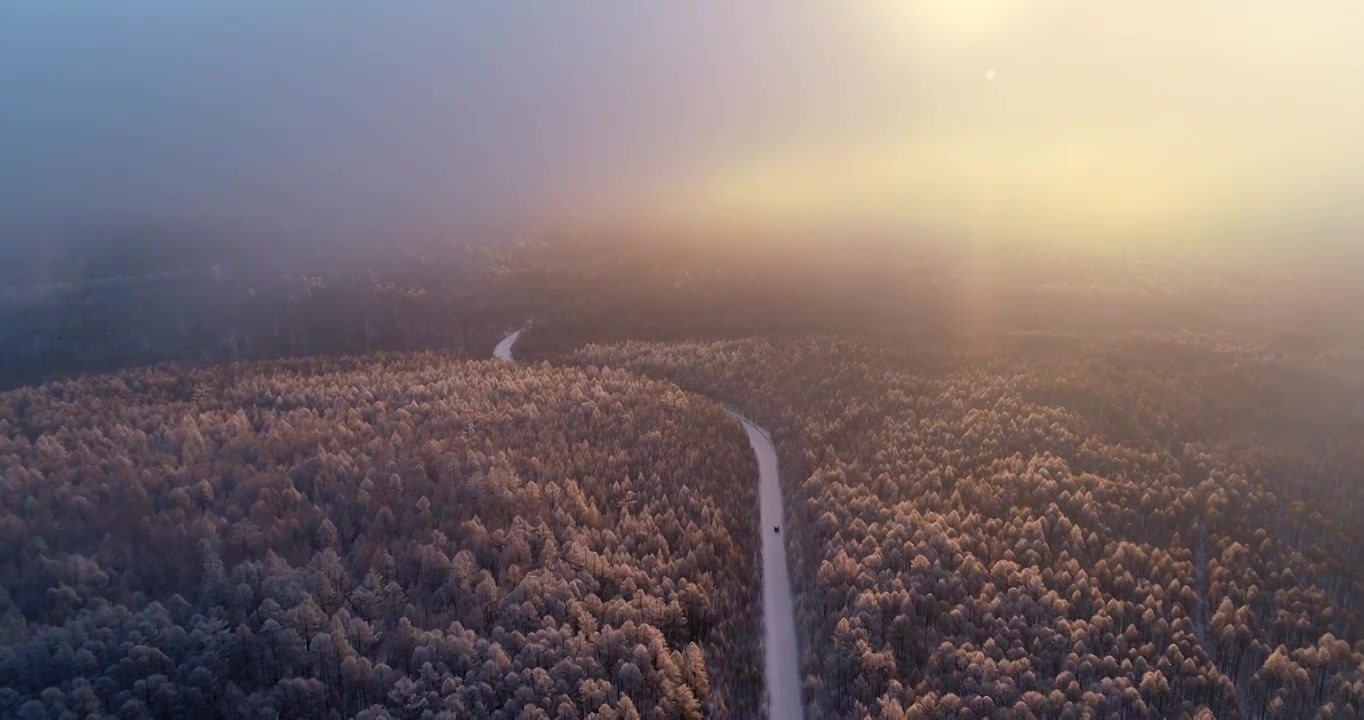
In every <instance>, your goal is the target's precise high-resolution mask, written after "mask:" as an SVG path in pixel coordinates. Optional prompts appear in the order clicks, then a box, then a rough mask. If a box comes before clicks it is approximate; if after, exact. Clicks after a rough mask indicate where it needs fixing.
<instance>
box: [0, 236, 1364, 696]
mask: <svg viewBox="0 0 1364 720" xmlns="http://www.w3.org/2000/svg"><path fill="white" fill-rule="evenodd" d="M774 257H777V258H778V259H775V260H774V259H773V258H774ZM963 262H964V261H963V260H962V258H960V257H954V256H953V255H952V254H951V253H949V252H945V251H941V250H939V251H934V250H932V249H925V248H917V249H915V248H900V249H894V250H893V249H888V248H887V247H885V246H882V245H877V244H874V243H869V244H865V245H850V246H849V247H847V248H843V249H841V251H840V252H837V253H832V252H828V249H827V248H825V251H824V252H823V253H822V254H821V252H819V251H818V250H817V248H813V247H812V248H810V249H808V251H806V250H802V251H801V252H798V253H797V252H792V253H790V254H789V255H785V256H777V255H774V254H773V253H772V252H771V248H767V249H766V250H764V249H761V248H758V249H755V248H753V247H749V246H740V245H735V246H729V245H725V244H723V243H713V244H686V243H675V244H666V243H658V244H654V245H648V244H635V245H623V246H622V245H613V244H611V243H609V242H599V243H592V242H588V241H581V242H578V243H576V244H575V243H567V242H566V243H564V244H559V245H556V244H551V243H535V242H526V243H518V244H513V245H508V246H505V247H499V248H492V247H486V248H482V249H477V248H473V249H471V248H465V249H464V250H462V251H460V252H458V253H449V254H444V255H442V254H439V253H437V254H434V255H423V254H421V253H415V254H406V255H401V256H395V257H394V258H391V259H389V260H388V261H386V262H385V263H383V264H377V265H372V266H371V265H366V264H365V263H363V262H361V263H352V264H351V265H341V264H339V263H337V264H335V265H334V266H329V267H330V268H331V269H329V270H326V271H322V270H317V271H299V272H290V273H276V274H268V273H265V274H261V273H259V272H258V271H248V270H244V269H240V268H239V269H235V270H229V271H226V272H224V273H223V274H222V275H221V276H219V277H216V278H215V279H213V280H212V282H206V283H198V282H195V281H193V280H185V279H183V278H182V279H179V280H176V279H174V278H171V279H163V278H154V279H152V280H151V281H149V283H150V284H138V283H134V285H133V286H126V287H125V286H124V285H116V286H106V285H99V284H96V285H89V284H86V285H81V286H79V287H78V288H75V289H74V290H73V289H71V288H67V289H64V290H63V291H61V292H59V293H54V294H51V295H48V296H45V297H44V298H41V299H40V301H37V302H36V304H34V301H31V300H30V299H25V298H18V299H16V298H10V299H11V300H13V301H14V302H13V303H11V305H10V306H8V311H9V312H11V313H13V315H12V316H13V317H14V318H18V319H19V320H20V321H21V322H22V323H29V324H38V325H40V324H42V322H44V321H43V318H61V319H62V321H63V322H64V323H67V325H65V326H59V327H57V328H55V329H52V328H49V329H47V330H45V331H44V332H43V333H38V334H37V335H36V336H33V337H30V335H32V334H31V333H27V331H26V330H24V329H23V328H25V327H28V325H15V326H13V327H14V328H15V329H14V330H12V331H11V332H12V333H13V336H14V337H28V338H29V341H30V342H29V345H28V346H26V347H27V349H25V347H21V346H15V345H6V346H5V347H6V348H7V352H8V355H6V356H5V357H7V358H9V359H10V360H14V359H15V358H19V360H20V361H22V362H30V363H32V365H31V367H41V368H46V369H48V370H50V371H51V372H44V373H41V374H38V375H35V374H32V373H29V371H27V370H22V369H16V370H15V371H14V373H13V374H8V375H5V376H4V377H5V380H6V382H5V385H18V386H22V387H17V388H16V389H12V390H9V391H7V392H4V393H0V508H4V516H3V518H0V590H2V592H0V678H3V679H4V680H5V682H3V683H0V717H11V716H12V717H23V718H40V717H54V718H55V717H68V716H73V717H88V716H94V717H252V718H258V717H259V718H264V717H329V718H330V717H337V718H342V717H357V718H382V717H393V718H440V717H505V718H512V717H547V718H555V719H556V720H559V719H561V718H579V719H585V718H594V719H597V720H602V719H605V718H632V717H640V718H686V717H714V718H731V717H732V718H750V717H758V716H761V715H762V714H763V712H764V708H765V702H766V695H765V692H766V688H765V687H764V683H765V680H764V676H763V662H762V660H763V645H762V644H763V636H762V632H761V628H762V617H763V607H762V602H761V598H762V595H761V586H762V576H763V573H762V566H761V564H760V539H759V536H758V532H759V531H760V530H763V529H765V528H759V527H758V526H757V525H758V522H757V520H758V515H757V512H756V503H757V499H756V487H755V483H754V477H755V474H756V463H755V459H754V456H753V453H752V451H751V450H750V448H749V446H748V444H747V442H746V438H745V437H744V433H743V430H742V429H740V427H739V426H738V425H737V424H735V423H733V422H732V421H731V420H730V419H729V418H728V417H727V416H726V415H725V412H724V410H722V406H724V407H729V408H732V409H735V410H737V411H739V412H742V413H743V414H744V415H746V416H748V417H750V418H753V419H754V420H756V421H757V422H758V423H760V424H761V425H762V426H763V427H764V428H766V429H767V430H768V431H770V433H771V435H772V437H773V439H774V440H775V443H776V446H777V450H778V453H779V458H780V471H781V482H782V484H783V487H784V500H785V504H786V508H785V521H784V522H783V523H782V527H783V530H784V532H783V533H782V538H783V542H784V544H785V547H786V550H787V556H788V558H789V563H790V572H791V578H792V584H793V588H792V589H793V591H794V606H795V612H796V618H795V619H796V632H797V640H798V643H797V644H798V645H799V647H800V667H801V677H800V678H798V682H800V683H801V693H802V697H803V702H804V705H805V710H806V713H807V717H812V718H816V717H817V718H855V719H857V720H861V719H863V718H936V717H958V718H996V717H999V718H1004V717H1017V718H1054V717H1056V718H1085V717H1152V718H1165V717H1178V718H1199V719H1203V718H1242V719H1247V720H1249V719H1252V718H1254V719H1259V718H1298V717H1322V718H1350V717H1358V716H1360V715H1361V713H1364V625H1362V624H1361V617H1360V613H1359V609H1358V606H1357V604H1356V602H1355V598H1357V597H1360V596H1361V590H1364V585H1362V583H1364V576H1362V573H1361V569H1362V568H1364V532H1361V530H1360V528H1359V526H1358V523H1357V521H1356V517H1357V516H1358V513H1359V512H1360V510H1361V509H1364V497H1361V494H1364V476H1361V471H1360V468H1364V393H1361V387H1364V385H1362V384H1361V381H1362V380H1364V372H1361V367H1364V366H1361V363H1360V361H1361V359H1364V353H1361V352H1360V351H1359V350H1358V347H1357V346H1356V345H1355V344H1353V343H1354V340H1353V338H1354V336H1353V335H1351V334H1350V333H1351V332H1352V331H1351V330H1349V328H1348V327H1346V326H1345V325H1341V324H1340V323H1339V321H1338V317H1339V316H1341V315H1342V314H1347V313H1346V311H1345V310H1342V309H1341V308H1342V307H1344V306H1343V305H1341V306H1337V307H1335V309H1334V310H1333V311H1332V312H1335V313H1336V315H1332V314H1330V313H1328V312H1324V311H1323V312H1321V313H1318V312H1316V310H1314V308H1313V306H1311V305H1302V304H1300V305H1292V304H1277V300H1275V298H1279V297H1283V295H1282V294H1280V295H1274V294H1272V293H1270V292H1269V291H1268V290H1265V289H1263V288H1262V287H1257V286H1251V285H1245V286H1242V287H1240V289H1239V290H1228V289H1227V287H1228V285H1227V283H1229V282H1231V281H1230V280H1228V279H1227V278H1228V277H1230V276H1219V275H1213V274H1209V275H1205V276H1198V275H1197V274H1196V273H1193V272H1189V273H1187V274H1186V275H1180V274H1178V273H1174V272H1170V271H1168V269H1159V270H1154V271H1150V272H1146V271H1143V270H1142V269H1141V268H1140V267H1138V266H1136V265H1133V264H1132V263H1131V262H1130V261H1129V262H1126V263H1120V264H1117V265H1110V266H1099V267H1096V268H1086V267H1082V266H1081V264H1080V263H1079V261H1074V262H1071V263H1066V262H1061V261H1059V260H1057V259H1056V258H1040V259H1039V258H1026V257H1021V256H1019V257H1009V258H996V259H995V260H993V261H992V262H995V263H998V264H1000V265H1003V264H1008V263H1013V264H1014V266H1015V268H1016V269H1017V270H1019V273H1018V275H1017V276H1016V277H1015V276H1007V277H1006V276H1003V275H996V274H992V273H994V271H993V270H992V271H990V272H985V273H984V279H980V278H976V279H972V278H971V277H970V276H968V275H967V274H966V273H965V266H964V265H963ZM831 263H833V267H834V269H832V270H831V269H830V267H831V265H830V264H831ZM977 270H979V268H977ZM253 272H254V273H256V274H252V273H253ZM444 277H457V278H460V279H461V280H460V283H462V284H458V285H457V286H456V287H452V286H451V285H450V284H449V283H445V282H444V281H443V280H442V278H444ZM1148 277H1159V278H1161V280H1160V281H1159V284H1158V285H1154V286H1153V285H1152V284H1151V282H1152V281H1150V280H1148V279H1145V278H1148ZM897 278H913V279H914V282H907V281H900V280H897ZM1200 282H1201V284H1200ZM1232 284H1233V285H1234V283H1232ZM138 288H140V289H138ZM968 289H969V290H970V291H971V292H973V293H977V294H978V297H977V298H976V301H975V304H974V305H969V304H966V305H964V304H963V303H962V302H961V297H962V294H963V293H964V292H966V290H968ZM134 290H136V291H135V292H134ZM248 290H251V291H254V293H252V292H247V291H248ZM226 295H230V296H232V297H233V298H236V299H234V300H231V302H227V303H222V304H219V303H217V302H216V300H215V298H217V297H220V296H226ZM63 298H64V300H63ZM130 298H132V299H131V300H130ZM54 300H56V301H60V302H67V303H68V304H67V305H52V304H51V303H52V302H54ZM1205 301H1206V302H1205ZM1270 308H1274V309H1273V310H1270ZM44 313H50V315H48V314H44ZM181 316H183V317H184V318H186V322H185V324H184V325H183V326H182V325H181V324H179V322H178V321H176V322H171V320H173V319H174V318H176V317H181ZM158 318H160V319H161V320H157V319H158ZM1309 320H1310V321H1309ZM527 321H530V325H529V330H528V331H527V332H525V333H524V335H523V336H522V339H521V340H520V341H519V342H518V344H517V346H516V356H517V358H518V359H519V360H522V361H523V362H529V363H530V364H528V365H524V366H509V365H506V364H501V363H492V362H486V361H483V362H479V361H472V360H470V358H473V357H487V356H488V354H489V353H490V351H491V348H492V346H493V345H494V344H495V343H496V341H497V339H498V338H499V337H500V336H501V335H502V334H503V333H504V332H505V331H506V330H508V329H509V328H515V327H525V326H526V323H527ZM62 327H66V328H74V329H66V330H64V329H61V328H62ZM129 328H141V330H139V333H141V332H145V333H147V335H145V336H144V335H141V334H138V333H129V332H126V331H127V329H129ZM196 328H197V329H196ZM1356 330H1357V329H1356ZM152 333H155V334H156V335H155V338H158V339H153V340H146V339H145V338H150V337H152V335H151V334H152ZM35 338H36V339H35ZM43 338H51V339H52V342H49V341H48V340H44V339H43ZM140 338H142V339H140ZM224 338H226V339H227V341H224ZM129 343H142V344H141V345H138V347H139V348H141V349H140V350H138V352H135V353H126V352H123V350H121V349H120V348H126V347H127V346H128V344H129ZM437 348H439V350H434V349H437ZM59 349H60V351H59ZM26 353H27V354H26ZM60 353H65V354H64V355H62V354H60ZM347 353H356V354H347ZM61 357H67V358H69V359H70V362H69V364H63V363H64V362H65V361H60V358H61ZM24 358H27V359H24ZM271 358H276V359H271ZM164 360H178V361H180V363H178V364H165V363H162V364H156V365H151V366H149V367H141V368H136V369H126V370H118V368H122V367H125V366H137V365H142V364H144V363H146V362H153V361H164ZM9 367H11V368H21V365H10V366H9ZM22 367H30V366H22ZM110 370H113V372H108V371H110ZM101 372H102V373H103V374H100V373H101ZM49 377H50V378H51V379H49V380H48V381H47V382H45V383H43V384H33V383H35V382H37V381H38V380H40V379H44V378H49Z"/></svg>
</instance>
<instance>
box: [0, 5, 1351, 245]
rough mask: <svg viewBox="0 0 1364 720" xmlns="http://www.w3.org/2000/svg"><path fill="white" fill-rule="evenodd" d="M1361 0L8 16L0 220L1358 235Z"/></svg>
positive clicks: (115, 11)
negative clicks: (115, 217)
mask: <svg viewBox="0 0 1364 720" xmlns="http://www.w3.org/2000/svg"><path fill="white" fill-rule="evenodd" d="M1360 37H1364V4H1360V3H1359V2H1358V1H1357V0H1260V1H1259V2H1252V3H1247V2H1244V0H1240V1H1231V0H1181V1H1171V0H1146V1H1144V2H1128V1H1127V0H1114V1H1113V2H1102V3H1100V2H1093V1H1092V0H951V1H950V2H948V1H939V2H920V1H918V0H865V1H862V2H814V1H813V0H749V1H746V2H733V1H732V0H691V1H690V2H686V3H652V2H650V3H642V2H638V1H632V0H600V1H598V2H590V3H564V2H549V1H548V0H546V1H543V2H532V1H527V2H518V3H507V2H491V1H489V2H472V1H471V2H424V1H421V0H414V1H412V2H402V3H378V2H372V3H360V2H350V1H348V0H337V1H335V2H326V3H322V2H278V0H272V1H268V2H267V1H263V0H232V1H230V2H228V1H226V0H198V1H196V2H185V1H184V0H122V1H121V2H116V3H112V2H107V3H91V2H73V1H69V0H7V2H5V3H0V227H6V226H9V227H13V226H17V225H22V224H24V223H30V222H37V221H39V220H42V219H49V220H50V219H52V218H69V217H76V216H100V215H101V214H118V213H130V214H136V215H141V216H147V217H157V216H166V217H174V218H180V219H190V220H193V219H195V218H228V219H231V220H233V221H236V222H246V223H251V222H273V223H282V224H286V225H290V226H296V227H300V228H313V229H315V230H316V231H317V232H318V233H319V234H326V233H327V232H340V231H344V230H347V229H349V230H354V229H356V228H365V229H371V228H399V229H405V230H417V231H419V230H422V229H435V228H460V227H492V226H514V227H536V228H541V229H546V228H547V229H551V230H552V229H555V228H572V227H594V228H600V227H612V226H620V227H630V228H634V229H638V230H641V231H649V230H651V229H678V228H685V229H695V230H698V231H719V230H720V229H730V228H750V229H759V230H761V229H771V230H775V231H780V230H786V229H803V230H810V231H813V232H825V233H829V234H830V235H837V234H838V233H840V232H850V231H852V230H854V229H857V230H859V231H860V230H867V231H872V232H877V231H886V232H892V233H906V234H913V233H925V234H934V235H941V236H945V237H949V238H966V239H976V240H980V239H982V238H990V239H996V240H1003V239H1013V238H1027V239H1037V238H1042V239H1048V240H1056V241H1058V242H1072V243H1089V244H1096V243H1099V244H1109V245H1112V246H1114V247H1130V246H1138V245H1143V244H1151V245H1159V244H1170V243H1176V244H1178V243H1199V242H1212V241H1216V242H1241V243H1252V242H1254V243H1271V244H1279V245H1281V246H1283V247H1293V246H1295V245H1297V246H1301V245H1302V244H1303V243H1305V242H1308V241H1318V242H1333V243H1343V244H1350V243H1354V244H1358V240H1357V238H1358V237H1359V232H1360V230H1361V229H1364V213H1361V211H1360V210H1359V209H1357V206H1360V205H1361V203H1359V202H1357V198H1358V197H1359V196H1360V190H1361V189H1364V49H1361V48H1360V43H1359V38H1360Z"/></svg>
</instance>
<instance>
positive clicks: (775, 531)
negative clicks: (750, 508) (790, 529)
mask: <svg viewBox="0 0 1364 720" xmlns="http://www.w3.org/2000/svg"><path fill="white" fill-rule="evenodd" d="M772 532H774V533H779V532H781V526H780V525H773V526H772Z"/></svg>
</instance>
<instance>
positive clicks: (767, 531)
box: [729, 411, 802, 720]
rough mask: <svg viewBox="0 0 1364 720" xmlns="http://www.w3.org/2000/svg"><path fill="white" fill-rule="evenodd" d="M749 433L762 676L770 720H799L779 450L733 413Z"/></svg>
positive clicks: (797, 661)
mask: <svg viewBox="0 0 1364 720" xmlns="http://www.w3.org/2000/svg"><path fill="white" fill-rule="evenodd" d="M729 414H730V416H731V417H733V418H734V419H735V420H736V421H738V423H739V424H740V425H743V426H744V431H745V432H747V433H748V443H749V444H750V445H752V446H753V453H754V454H755V455H757V456H758V508H759V511H758V514H759V515H760V516H761V522H762V526H761V528H760V530H761V531H762V536H763V624H764V625H765V626H766V633H767V637H766V640H767V642H766V643H765V647H766V653H765V655H766V657H765V662H764V665H765V666H766V667H765V669H764V672H763V677H764V678H765V679H766V681H767V702H768V704H767V708H768V709H767V717H769V718H771V720H800V718H801V717H802V714H801V709H800V653H799V651H798V649H797V647H796V615H795V611H794V608H793V606H794V603H793V602H792V599H791V576H790V573H789V572H788V571H787V567H788V566H787V564H786V543H785V542H784V541H783V540H782V538H783V537H784V535H783V534H781V533H777V532H774V531H773V528H774V527H777V526H784V525H785V524H786V523H785V522H783V521H782V518H783V513H782V504H781V476H780V475H779V474H778V472H777V448H776V447H775V446H773V445H772V438H771V436H769V435H768V434H767V431H766V430H764V429H762V428H761V427H759V426H758V425H756V424H754V423H753V422H751V421H749V420H748V419H747V418H744V417H742V416H740V415H739V414H737V413H735V412H733V411H729Z"/></svg>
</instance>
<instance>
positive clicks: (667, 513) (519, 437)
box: [0, 353, 762, 720]
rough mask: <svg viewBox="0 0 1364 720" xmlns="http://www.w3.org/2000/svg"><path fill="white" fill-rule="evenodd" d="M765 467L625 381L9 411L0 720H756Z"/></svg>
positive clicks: (183, 379)
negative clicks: (757, 503) (759, 480)
mask: <svg viewBox="0 0 1364 720" xmlns="http://www.w3.org/2000/svg"><path fill="white" fill-rule="evenodd" d="M755 472H756V469H755V461H754V459H753V457H752V453H751V451H750V450H749V448H748V445H747V443H746V441H745V438H744V435H743V432H742V430H741V429H740V428H739V427H738V426H736V425H734V424H733V423H730V422H728V421H727V420H726V418H725V415H724V414H723V411H722V410H720V409H719V408H717V407H716V406H715V405H713V404H711V403H709V402H706V401H704V400H701V399H699V398H697V397H695V396H692V395H688V394H686V393H684V392H682V391H680V390H679V389H678V388H676V387H675V386H673V385H670V384H667V383H663V382H659V381H652V380H645V379H642V378H641V377H639V376H637V375H632V374H628V373H626V372H624V371H620V370H605V369H586V370H580V369H573V368H565V367H550V366H547V365H545V366H539V367H533V368H531V367H527V368H521V367H512V366H508V365H504V364H500V363H492V362H467V361H463V360H460V359H458V358H457V357H454V356H451V355H449V354H431V353H417V354H380V355H375V356H366V357H363V358H355V357H341V358H330V359H327V358H311V359H302V360H290V361H279V362H271V363H233V364H229V365H220V366H214V367H207V368H198V369H190V368H185V367H181V366H173V365H161V366H155V367H152V368H149V369H143V370H134V371H127V372H124V373H117V374H111V375H102V376H87V377H84V378H81V379H76V380H70V381H64V382H56V383H49V384H46V385H43V386H41V387H35V388H24V389H20V390H15V391H11V392H8V393H5V394H3V395H0V507H3V508H4V511H3V516H2V517H0V678H3V682H0V716H4V717H17V718H48V717H51V718H61V717H120V718H137V717H149V718H150V717H162V718H166V717H183V718H204V717H240V718H263V717H358V718H388V717H392V718H466V717H489V718H556V719H564V718H592V719H593V720H606V719H608V718H611V719H618V720H625V719H627V718H699V717H703V716H704V717H740V718H742V717H753V716H755V714H756V713H757V712H758V707H759V705H760V703H761V686H762V682H761V670H760V668H761V661H760V655H759V650H758V644H757V640H756V639H755V636H754V635H753V633H751V632H750V631H749V628H750V627H751V626H753V625H756V624H757V622H758V620H757V616H756V613H758V612H759V607H758V603H757V602H756V595H757V592H758V591H757V587H758V586H757V584H756V583H757V573H756V569H755V567H754V564H755V552H756V550H755V547H756V546H755V543H756V538H757V536H756V533H757V527H756V521H755V520H754V518H753V517H752V516H751V515H750V514H749V513H748V512H746V511H745V507H747V506H750V505H751V504H752V503H753V502H754V500H753V495H754V493H755V490H756V489H755V488H754V486H753V484H752V483H751V482H750V480H751V477H752V476H753V474H754V473H755ZM755 673H756V678H757V679H756V680H755Z"/></svg>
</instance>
